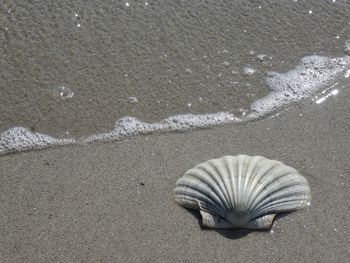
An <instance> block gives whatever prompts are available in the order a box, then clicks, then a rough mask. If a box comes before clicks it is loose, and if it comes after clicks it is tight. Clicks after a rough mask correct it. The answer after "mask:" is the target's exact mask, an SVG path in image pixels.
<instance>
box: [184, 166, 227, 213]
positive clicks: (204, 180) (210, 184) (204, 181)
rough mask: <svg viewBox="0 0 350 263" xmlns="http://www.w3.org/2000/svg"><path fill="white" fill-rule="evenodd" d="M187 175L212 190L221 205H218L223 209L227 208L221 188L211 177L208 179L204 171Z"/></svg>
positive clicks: (189, 172) (198, 170)
mask: <svg viewBox="0 0 350 263" xmlns="http://www.w3.org/2000/svg"><path fill="white" fill-rule="evenodd" d="M185 175H187V176H188V177H194V178H196V179H197V180H198V181H199V182H200V183H202V184H204V185H206V186H207V187H208V188H209V189H211V190H212V191H213V194H215V198H217V199H218V201H220V203H218V205H221V206H222V207H224V206H225V205H224V204H223V199H224V197H223V196H222V191H221V189H220V187H218V188H217V184H216V181H215V180H214V179H213V178H212V177H210V176H209V178H208V177H207V176H206V175H207V174H206V173H204V172H203V170H201V169H196V170H190V171H188V172H186V174H185ZM199 182H198V183H199ZM208 193H210V191H208Z"/></svg>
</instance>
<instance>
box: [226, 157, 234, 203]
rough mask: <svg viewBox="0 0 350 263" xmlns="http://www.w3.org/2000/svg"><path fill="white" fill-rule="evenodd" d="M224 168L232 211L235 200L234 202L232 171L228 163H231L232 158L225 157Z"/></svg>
mask: <svg viewBox="0 0 350 263" xmlns="http://www.w3.org/2000/svg"><path fill="white" fill-rule="evenodd" d="M224 160H225V162H224V163H225V167H226V170H227V175H228V188H229V195H230V204H231V207H232V210H234V209H235V208H236V204H235V200H234V189H233V180H232V177H233V171H232V169H231V167H232V166H231V165H230V164H229V162H230V161H232V156H225V157H224Z"/></svg>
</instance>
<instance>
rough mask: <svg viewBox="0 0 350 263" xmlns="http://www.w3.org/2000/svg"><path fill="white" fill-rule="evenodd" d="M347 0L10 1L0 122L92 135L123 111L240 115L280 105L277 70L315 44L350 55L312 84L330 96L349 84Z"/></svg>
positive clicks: (153, 118)
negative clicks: (341, 81) (343, 77)
mask: <svg viewBox="0 0 350 263" xmlns="http://www.w3.org/2000/svg"><path fill="white" fill-rule="evenodd" d="M349 8H350V3H347V2H346V1H335V2H333V1H308V2H304V1H269V2H268V3H265V4H262V3H259V2H257V1H235V2H233V1H220V2H217V1H215V2H214V1H213V2H211V1H208V2H200V3H189V2H185V1H184V2H176V3H174V2H173V1H162V2H161V3H155V2H153V1H127V2H126V1H120V2H118V3H115V1H103V2H96V1H74V2H72V1H69V0H64V1H60V2H59V3H51V2H50V3H49V2H44V3H38V2H35V3H30V2H23V1H4V2H3V4H2V5H1V7H0V9H1V20H0V27H1V28H0V30H1V33H0V51H1V54H2V59H1V61H0V78H1V83H0V90H1V94H2V96H0V107H1V116H0V130H1V131H4V130H6V129H8V128H11V127H14V126H24V127H28V128H29V129H30V130H31V132H40V133H44V134H50V135H52V136H55V137H58V138H67V137H74V138H80V137H81V136H83V138H86V137H87V136H89V135H91V134H95V133H101V132H109V131H111V130H112V133H113V132H114V131H115V129H114V130H113V126H114V123H115V121H116V120H118V119H120V118H123V117H125V116H131V117H133V118H137V119H138V120H139V122H141V123H146V126H147V125H149V124H147V123H150V122H152V123H156V124H158V125H159V123H160V124H161V120H163V119H166V118H168V119H167V120H169V117H170V116H174V115H178V114H182V116H189V115H186V114H202V115H203V114H213V113H214V114H215V113H219V114H221V115H220V116H222V114H224V117H223V119H220V120H221V121H220V120H219V123H223V122H224V123H226V122H227V118H228V120H229V121H230V122H232V121H233V122H235V121H238V122H239V121H241V120H242V119H243V120H246V119H249V118H247V116H248V115H249V114H250V113H251V111H250V109H251V108H253V109H254V110H257V109H258V110H259V107H256V105H263V106H262V109H261V110H262V112H263V113H264V114H266V113H269V112H271V111H272V110H275V104H274V103H272V104H271V103H267V104H266V103H260V104H259V103H257V101H258V102H259V101H260V102H264V101H261V100H260V99H261V98H264V97H265V96H266V95H268V94H269V92H270V91H271V90H272V91H276V88H275V90H274V88H273V87H271V86H273V85H274V84H273V81H272V82H271V79H275V80H279V79H280V78H279V77H276V76H277V75H276V74H274V75H272V76H274V78H271V73H268V72H270V71H274V72H279V73H285V72H287V73H288V72H289V73H290V72H291V71H293V70H297V71H298V70H299V69H298V67H300V65H302V63H300V62H299V61H300V59H301V58H303V57H305V56H308V55H313V54H316V55H317V56H322V57H323V58H324V59H326V60H332V59H333V58H334V57H336V58H338V59H340V60H346V61H345V65H341V64H337V63H336V64H337V65H338V66H339V65H340V67H341V69H340V70H338V71H336V73H334V71H333V68H330V67H328V66H326V67H323V68H326V71H325V70H323V71H322V70H321V71H320V74H319V77H317V79H316V80H315V81H314V80H312V79H311V80H310V85H309V86H308V87H307V88H306V95H307V96H310V95H311V93H312V92H315V91H321V92H326V95H327V94H332V93H330V92H333V90H338V88H339V89H341V87H338V86H336V87H334V86H333V85H338V78H333V75H332V74H335V75H336V74H337V73H339V72H341V73H344V72H343V71H344V70H345V73H344V74H346V65H347V63H348V60H347V57H346V56H344V43H345V41H346V40H347V39H348V38H349V35H350V34H349V33H350V28H349V23H350V12H349V11H348V10H349ZM316 64H317V63H316ZM298 65H299V66H298ZM343 66H344V67H343ZM336 67H337V66H336ZM312 70H314V71H313V72H315V70H316V71H317V69H316V68H315V67H313V66H312ZM327 70H328V71H327ZM329 71H330V72H331V76H330V75H329V73H327V72H329ZM287 73H286V74H287ZM286 74H285V75H284V76H286ZM306 75H307V74H306ZM279 76H283V75H279ZM307 76H308V75H307ZM323 77H324V78H325V79H326V81H324V78H323ZM300 80H304V79H303V78H301V79H297V81H300ZM277 82H278V83H280V81H277ZM271 83H272V84H271ZM275 83H276V82H275ZM275 86H276V85H275ZM279 86H280V87H284V86H283V85H279ZM310 86H312V87H316V88H313V89H309V87H310ZM327 90H328V91H327ZM309 91H310V92H309ZM312 94H313V93H312ZM270 95H271V93H270ZM272 95H273V99H275V95H276V94H272ZM268 96H269V95H268ZM321 96H322V95H321ZM304 97H305V96H301V98H304ZM265 98H266V97H265ZM299 100H300V96H298V101H299ZM316 100H317V99H316ZM272 101H273V100H272ZM269 102H271V100H269ZM282 104H283V103H282ZM266 105H267V106H266ZM271 105H272V106H271ZM279 105H280V104H279ZM277 109H278V107H277ZM263 110H265V111H263ZM202 115H200V116H202ZM190 116H192V115H190ZM209 116H212V115H209ZM215 116H216V115H215ZM205 117H207V115H205ZM226 117H227V118H226ZM250 117H256V116H250ZM191 118H192V119H191V120H193V117H191ZM199 118H202V117H199ZM173 119H174V118H173V117H170V120H171V121H172V120H173ZM195 119H196V117H195ZM250 119H254V118H250ZM124 120H125V119H124ZM175 120H176V121H175V126H176V125H177V126H176V127H178V126H179V125H178V122H179V121H178V118H177V119H176V118H175ZM186 121H187V122H188V119H187V120H186ZM195 121H196V120H195ZM180 122H181V121H180ZM216 122H217V121H216V117H215V118H214V121H213V122H212V123H213V125H215V124H216ZM127 123H128V122H127ZM196 123H197V122H196ZM201 123H202V122H201ZM132 124H135V123H132ZM186 125H187V126H191V127H192V126H193V123H190V124H188V123H187V124H186ZM186 125H185V126H186ZM129 126H130V125H129ZM131 126H132V127H134V126H133V125H131ZM180 126H181V127H180V128H179V129H182V127H183V125H182V124H181V125H180ZM187 126H186V127H187ZM194 126H195V127H196V124H195V125H194ZM197 126H198V125H197ZM199 126H200V125H199ZM204 126H205V125H204ZM207 126H208V125H207ZM116 127H117V128H118V127H120V125H119V126H118V123H117V125H116ZM147 127H148V126H147ZM157 127H158V126H157ZM172 127H173V126H172ZM176 127H175V130H176V129H177V128H176ZM191 127H190V128H191ZM201 127H202V126H201ZM151 128H152V129H151V132H152V131H153V130H154V127H153V126H152V127H151ZM123 129H124V128H123ZM157 129H158V128H156V130H157ZM161 129H163V128H162V127H161ZM171 129H173V128H170V130H171ZM165 130H169V128H168V127H166V129H165ZM182 130H183V129H182ZM22 132H23V130H22ZM107 134H108V133H107ZM133 134H135V133H133ZM136 134H137V132H136ZM26 136H27V137H28V136H29V137H30V136H31V135H26ZM118 136H119V135H118ZM39 137H40V136H39ZM96 138H97V139H98V140H99V139H101V138H99V137H96V136H95V137H88V138H87V139H84V140H88V141H89V140H91V139H92V140H95V139H96ZM108 138H109V137H108ZM115 138H116V137H113V136H112V138H109V139H115ZM118 138H119V137H118ZM118 138H117V139H118Z"/></svg>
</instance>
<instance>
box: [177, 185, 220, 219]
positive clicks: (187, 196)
mask: <svg viewBox="0 0 350 263" xmlns="http://www.w3.org/2000/svg"><path fill="white" fill-rule="evenodd" d="M181 190H182V191H183V192H181V193H176V195H175V200H178V201H180V203H181V204H183V205H184V206H185V207H187V208H192V207H193V206H192V205H193V204H191V205H189V206H188V205H187V203H185V202H184V201H187V202H190V203H192V202H194V200H195V201H197V202H200V203H201V206H202V207H206V208H207V209H208V212H211V213H217V214H218V215H221V216H224V215H225V214H226V213H225V211H224V210H222V209H220V207H221V206H220V205H218V204H217V203H216V202H215V201H213V200H212V199H211V198H209V197H208V196H207V195H205V194H203V193H202V192H200V191H197V190H196V189H193V188H189V187H186V186H185V187H183V186H182V188H180V189H177V191H181ZM187 190H191V191H187ZM197 205H198V207H199V203H197Z"/></svg>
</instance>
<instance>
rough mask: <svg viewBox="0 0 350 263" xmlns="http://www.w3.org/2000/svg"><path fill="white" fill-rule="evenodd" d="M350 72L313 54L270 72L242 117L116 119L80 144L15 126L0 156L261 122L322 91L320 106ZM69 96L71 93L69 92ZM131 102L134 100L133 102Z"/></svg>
mask: <svg viewBox="0 0 350 263" xmlns="http://www.w3.org/2000/svg"><path fill="white" fill-rule="evenodd" d="M345 52H347V53H348V54H349V53H350V40H348V41H346V44H345ZM349 55H350V54H349ZM251 70H252V71H251ZM349 70H350V56H344V57H339V58H329V57H323V56H317V55H313V56H307V57H304V58H302V59H301V62H300V63H299V65H297V66H296V67H295V68H294V69H292V70H290V71H288V72H285V73H277V72H269V73H268V76H267V78H266V82H267V85H268V87H269V89H270V90H271V92H270V93H269V94H268V95H266V96H265V97H263V98H260V99H258V100H256V101H255V102H253V103H252V104H251V106H250V108H251V110H252V111H251V112H249V111H247V110H244V109H241V110H240V118H238V117H237V116H235V115H234V114H232V113H230V112H218V113H210V114H199V115H193V114H182V115H175V116H170V117H168V118H166V119H164V120H162V121H160V122H158V123H147V122H142V121H140V120H138V119H136V118H134V117H128V116H127V117H124V118H121V119H119V120H117V121H116V123H115V126H114V128H113V130H112V131H111V132H107V133H99V134H93V135H90V136H88V137H85V138H81V139H80V140H79V141H78V142H76V141H75V140H74V139H56V138H53V137H50V136H48V135H44V134H40V133H33V132H31V131H30V130H29V129H26V128H23V127H15V128H12V129H9V130H7V131H5V132H4V133H2V134H0V155H1V154H5V153H10V152H18V151H26V150H32V149H43V148H46V147H50V146H53V145H66V144H72V143H90V142H94V141H116V140H123V139H126V138H129V137H132V136H136V135H145V134H150V133H153V132H158V133H163V132H170V131H186V130H190V129H195V128H207V127H211V126H216V125H222V124H228V123H238V122H245V121H250V120H252V119H259V118H262V117H264V116H266V115H267V114H270V113H272V112H274V111H276V110H278V109H280V108H281V107H283V106H285V105H287V104H290V103H293V102H297V101H300V100H302V99H305V98H307V97H310V96H313V95H314V94H315V93H317V92H320V91H323V92H322V95H320V96H321V97H320V98H318V97H315V99H314V100H315V101H316V103H318V104H319V103H321V102H324V101H325V100H326V98H328V97H330V96H335V95H337V94H338V92H339V91H338V89H334V87H335V85H336V84H337V81H338V80H339V79H340V78H342V79H346V78H348V72H349ZM244 71H246V72H245V73H246V74H247V75H249V74H250V73H251V72H252V73H254V69H251V68H245V69H244ZM64 91H67V90H64ZM328 91H329V92H328ZM326 92H328V93H326ZM60 94H61V93H60ZM68 94H70V93H69V92H68ZM68 97H70V96H68ZM129 100H130V98H129ZM131 100H132V101H134V99H131Z"/></svg>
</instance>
